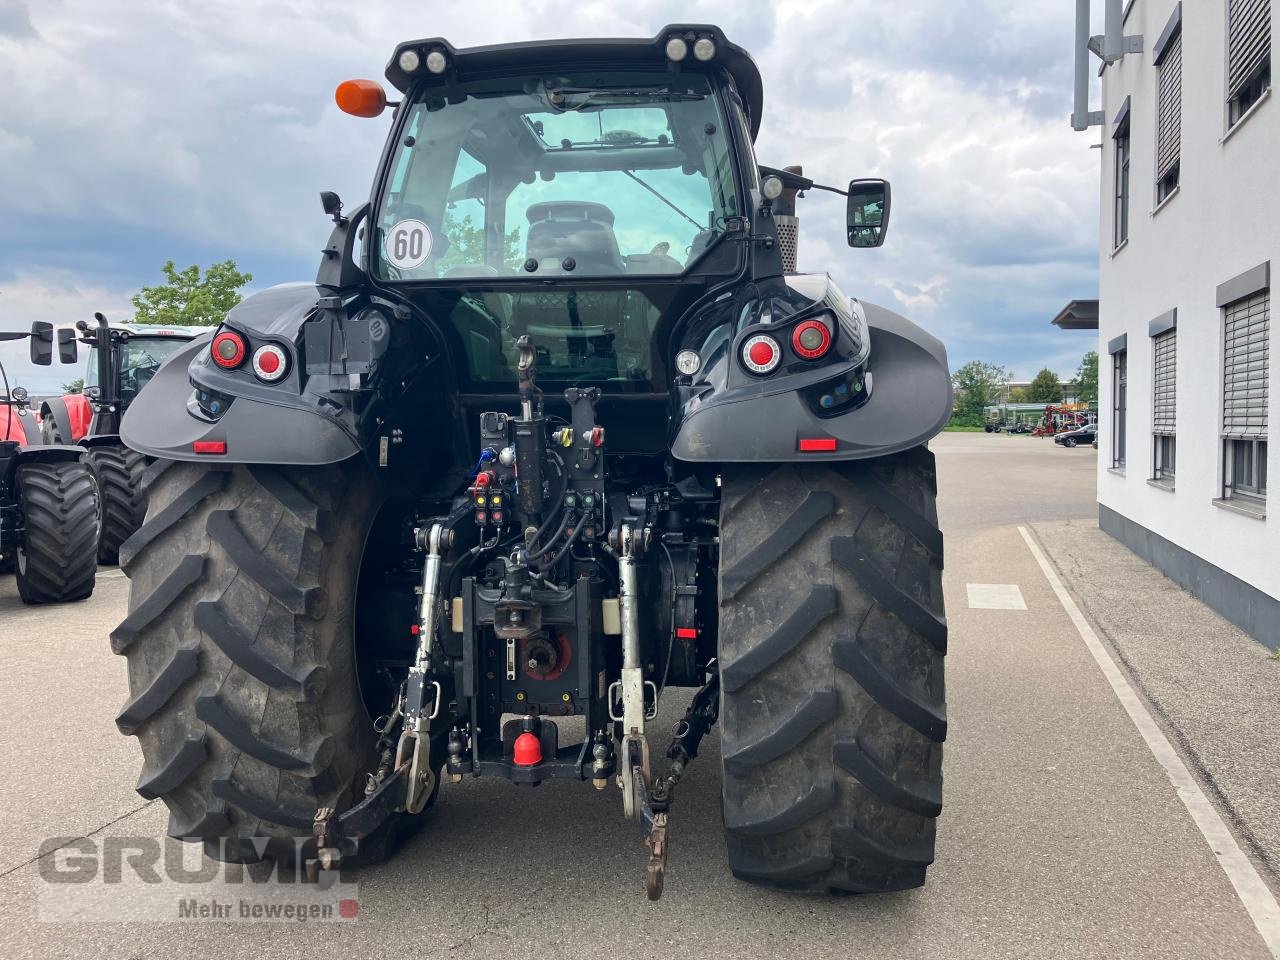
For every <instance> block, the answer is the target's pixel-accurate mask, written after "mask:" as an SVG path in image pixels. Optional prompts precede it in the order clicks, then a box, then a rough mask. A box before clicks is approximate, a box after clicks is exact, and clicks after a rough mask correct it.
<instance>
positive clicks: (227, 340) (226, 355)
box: [209, 330, 245, 370]
mask: <svg viewBox="0 0 1280 960" xmlns="http://www.w3.org/2000/svg"><path fill="white" fill-rule="evenodd" d="M209 354H210V355H211V356H212V357H213V362H214V363H216V364H217V365H218V366H220V367H223V368H224V369H227V370H233V369H235V368H236V367H238V366H240V364H242V363H244V354H245V345H244V337H242V336H240V334H238V333H236V332H235V331H234V330H223V331H222V332H221V333H219V334H218V335H217V336H215V337H214V338H213V343H211V344H209Z"/></svg>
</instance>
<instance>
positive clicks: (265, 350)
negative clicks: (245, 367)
mask: <svg viewBox="0 0 1280 960" xmlns="http://www.w3.org/2000/svg"><path fill="white" fill-rule="evenodd" d="M288 372H289V357H288V355H287V354H286V353H285V352H284V351H283V350H282V349H280V348H279V347H277V346H276V345H275V344H274V343H264V344H263V345H262V346H260V347H259V348H258V349H257V350H255V351H253V375H254V376H255V377H257V378H258V379H259V380H262V381H263V382H265V383H275V382H276V381H277V380H283V379H284V375H285V374H286V373H288Z"/></svg>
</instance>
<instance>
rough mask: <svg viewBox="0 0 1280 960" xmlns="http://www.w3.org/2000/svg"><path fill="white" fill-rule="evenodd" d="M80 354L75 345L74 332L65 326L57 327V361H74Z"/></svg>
mask: <svg viewBox="0 0 1280 960" xmlns="http://www.w3.org/2000/svg"><path fill="white" fill-rule="evenodd" d="M79 356H80V354H79V351H78V349H77V347H76V332H75V331H74V330H68V329H67V328H66V327H59V328H58V362H59V363H75V362H76V359H77V358H78V357H79Z"/></svg>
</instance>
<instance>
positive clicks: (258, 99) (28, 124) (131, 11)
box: [0, 0, 1097, 373]
mask: <svg viewBox="0 0 1280 960" xmlns="http://www.w3.org/2000/svg"><path fill="white" fill-rule="evenodd" d="M1071 15H1072V11H1071V10H1070V9H1069V5H1066V4H1063V3H1062V2H1061V0H1023V2H1020V3H1017V4H1007V3H1005V2H997V0H973V2H967V3H964V4H957V3H955V2H954V0H914V2H913V0H899V2H898V3H895V4H892V5H885V4H883V3H879V2H873V0H841V2H838V3H837V2H829V3H817V4H815V3H810V2H805V3H799V2H784V3H782V4H781V5H778V4H776V3H770V2H765V0H752V2H746V3H736V4H729V3H727V2H722V3H714V4H713V3H686V2H674V0H634V2H632V3H630V4H627V5H625V6H622V5H619V4H616V3H606V2H603V0H598V2H573V3H570V2H567V0H525V2H520V3H516V2H509V0H508V2H499V3H489V4H484V5H483V7H482V8H481V6H479V5H463V4H415V5H405V4H402V3H392V2H390V0H383V2H367V3H363V4H359V5H353V4H349V3H347V2H345V0H298V2H296V3H288V4H261V3H259V2H257V0H215V2H210V3H196V2H186V3H168V4H138V3H133V2H126V0H40V3H38V4H28V5H25V6H24V5H23V4H22V3H21V2H15V0H0V86H2V87H3V89H5V91H6V104H5V109H4V111H3V114H2V115H0V170H3V171H4V180H5V184H6V186H9V185H10V184H16V186H17V189H12V190H6V206H7V212H8V213H9V216H10V217H11V218H14V220H13V222H14V223H24V222H25V223H27V224H32V225H34V226H33V227H32V229H38V228H39V226H40V225H42V224H45V223H50V222H56V223H57V224H58V228H57V229H58V231H59V232H61V231H63V230H64V229H65V231H66V237H65V240H62V239H59V240H58V241H56V242H55V245H54V247H53V248H52V249H53V253H49V252H42V253H41V254H39V256H40V257H43V258H44V259H43V260H40V259H35V260H33V259H32V257H33V254H31V253H30V251H29V247H28V245H26V244H24V243H23V242H22V235H21V233H20V232H16V228H13V229H14V230H15V232H14V233H13V235H12V236H13V239H11V240H9V241H6V242H4V245H2V246H0V282H2V281H3V280H4V279H5V275H6V272H12V271H14V270H16V269H19V268H21V269H24V270H28V271H30V270H34V269H43V270H44V271H45V272H44V273H43V274H41V276H42V277H43V278H44V279H43V281H42V282H45V283H47V284H51V285H54V286H56V285H58V284H62V283H67V284H71V285H72V286H71V287H70V288H69V290H70V292H69V293H68V296H71V297H73V298H74V297H75V293H74V291H75V289H78V288H77V287H76V286H75V284H77V283H79V284H80V288H82V287H83V285H84V283H85V281H84V280H83V279H80V280H77V275H76V274H74V273H61V274H56V275H55V274H53V273H50V272H48V271H49V268H50V267H51V266H53V265H54V264H55V263H56V264H57V265H59V266H61V267H64V268H69V269H77V270H82V271H83V272H84V275H85V276H94V277H98V278H102V277H108V276H109V277H111V278H112V280H111V283H115V282H116V281H117V279H118V280H119V281H120V282H121V283H122V284H123V285H126V286H130V287H131V289H136V287H137V286H139V285H141V284H142V283H143V282H153V281H154V278H155V276H156V271H157V268H158V266H159V262H162V261H163V259H164V258H165V257H166V256H169V255H172V256H174V257H175V258H176V259H178V260H180V261H182V262H190V260H191V259H194V258H195V256H196V255H197V254H195V253H191V254H188V253H187V252H186V250H192V251H201V254H200V255H203V252H204V251H217V252H216V254H214V255H211V256H210V259H213V258H216V259H222V258H223V257H225V256H234V257H235V258H236V259H237V260H238V261H239V262H240V263H241V265H242V266H243V267H245V268H247V269H249V270H251V271H252V272H255V274H257V279H258V280H259V281H262V280H264V279H268V278H267V277H264V276H263V273H264V270H263V269H261V268H260V267H259V266H258V265H259V264H261V263H271V264H274V265H275V267H274V268H273V269H275V270H276V271H277V272H278V271H281V270H284V269H288V270H290V271H294V270H295V269H296V273H294V274H293V276H292V277H290V278H292V279H296V278H298V277H299V276H302V277H305V276H307V275H309V274H310V272H311V271H312V270H313V269H314V263H315V257H316V253H317V251H318V248H319V246H320V245H321V244H322V243H323V239H324V236H325V234H326V229H325V228H326V224H325V221H324V220H323V219H322V214H321V212H320V207H319V202H318V199H317V194H318V192H319V191H320V190H321V189H337V190H339V191H340V192H341V193H342V194H343V196H344V197H345V198H346V200H347V203H348V205H349V206H350V205H351V204H353V203H355V202H357V201H359V200H360V199H362V198H363V197H364V196H366V195H367V193H368V190H369V184H370V183H371V181H372V177H373V173H374V168H375V166H376V163H377V159H378V156H379V153H380V151H381V148H382V143H383V139H384V137H385V133H386V129H387V124H388V121H387V119H386V118H383V119H379V120H375V121H368V120H357V119H354V118H351V117H347V116H345V115H343V114H341V113H340V112H339V111H338V110H337V109H336V107H335V106H334V105H333V99H332V91H333V88H334V86H335V85H336V84H337V83H338V82H339V81H341V80H343V79H346V78H347V77H353V76H366V77H380V76H381V73H382V69H383V67H384V65H385V63H386V60H387V59H388V57H389V56H390V53H391V51H392V49H393V48H394V46H395V44H396V43H397V42H400V41H402V40H405V39H408V38H412V37H419V36H433V35H442V36H446V37H448V38H449V39H450V40H451V41H452V42H453V43H455V44H456V45H458V46H469V45H474V44H480V43H497V42H505V41H514V40H523V39H538V38H545V37H549V36H565V35H577V36H593V35H594V36H628V35H630V36H636V35H651V34H653V33H654V32H656V31H657V30H658V29H659V28H660V27H661V26H662V25H663V24H665V23H669V22H691V21H698V20H707V21H713V22H718V23H720V25H721V26H722V27H723V28H724V29H725V31H726V33H727V34H728V36H730V37H731V38H732V39H734V40H735V41H738V42H740V43H742V44H743V45H745V46H747V47H748V48H749V49H750V50H751V51H752V53H753V54H754V55H755V57H756V59H757V61H758V62H759V64H760V66H761V70H762V73H763V74H764V78H765V111H764V124H763V130H762V134H761V137H760V143H759V145H758V148H759V149H758V152H759V155H760V159H761V161H762V162H764V163H768V164H774V165H784V164H788V163H797V162H801V163H803V164H804V166H805V170H806V173H808V174H809V175H810V176H813V177H815V178H817V179H819V180H820V181H823V182H829V183H839V182H841V181H842V180H844V179H848V178H851V177H855V176H886V177H888V178H890V179H891V180H892V181H893V185H894V208H893V215H892V223H891V226H890V231H889V242H888V244H887V246H886V247H885V248H883V249H881V250H876V251H851V250H849V249H848V247H847V246H845V244H844V239H843V236H842V234H843V209H842V201H841V200H840V199H839V198H837V197H834V196H832V195H830V194H822V193H817V192H814V193H811V194H810V195H809V196H808V197H807V198H805V199H804V200H803V201H801V207H800V215H801V218H802V240H801V247H800V250H801V253H800V256H801V266H802V267H804V268H805V269H826V270H828V271H829V272H831V273H832V274H833V275H834V276H835V277H836V278H837V280H838V281H839V282H840V283H841V285H842V286H843V287H844V288H845V290H846V292H848V293H850V294H853V295H858V296H862V297H864V298H866V299H871V300H879V301H881V302H883V303H885V304H886V305H889V306H896V307H897V308H899V309H902V310H903V311H904V312H908V313H912V314H914V315H915V316H916V317H918V319H920V320H921V321H922V322H924V323H925V324H926V325H927V326H928V327H929V328H930V329H931V330H933V332H935V333H937V334H939V335H940V336H941V337H942V338H943V339H944V340H945V341H947V342H948V345H949V348H950V351H951V355H952V360H953V363H954V364H955V365H958V364H959V363H961V362H964V361H965V360H968V359H973V358H975V357H981V358H983V359H995V360H999V361H1002V362H1005V363H1015V362H1016V363H1018V364H1022V363H1028V364H1031V365H1034V366H1036V367H1037V368H1038V366H1039V365H1040V363H1042V362H1043V361H1042V360H1037V359H1035V358H1036V357H1050V356H1053V355H1054V354H1055V352H1056V351H1058V350H1059V348H1060V345H1061V344H1063V343H1065V342H1067V341H1064V340H1062V339H1061V337H1062V335H1061V334H1059V333H1058V332H1057V331H1056V330H1055V328H1052V327H1050V326H1049V323H1048V321H1049V319H1050V318H1051V317H1052V316H1053V315H1054V314H1055V313H1056V312H1057V310H1058V308H1059V307H1060V306H1061V305H1062V302H1064V301H1065V300H1066V299H1068V298H1070V297H1073V296H1089V295H1090V294H1091V293H1092V292H1093V291H1094V290H1095V289H1096V262H1095V261H1096V257H1095V253H1094V251H1095V249H1096V240H1097V228H1096V219H1097V156H1096V154H1094V153H1092V152H1091V151H1090V150H1088V149H1087V147H1088V143H1087V138H1084V137H1081V136H1079V135H1077V134H1073V133H1072V132H1071V131H1070V130H1069V128H1068V126H1067V123H1066V115H1067V113H1068V111H1069V109H1070V104H1069V96H1070V83H1071V73H1070V64H1069V56H1070V38H1071V28H1072V23H1071ZM64 224H65V227H64V226H63V225H64ZM117 235H120V236H123V235H128V236H130V237H137V236H138V235H142V236H148V237H156V238H165V239H164V240H163V242H164V243H170V242H171V243H172V245H173V246H174V247H175V248H176V249H174V250H173V252H172V253H171V254H169V253H165V254H162V255H160V256H159V257H158V258H157V255H156V254H155V253H154V252H153V251H152V250H151V249H148V250H147V251H146V252H145V253H136V252H132V251H131V248H130V247H129V246H127V245H122V246H117V244H116V243H115V242H114V238H115V237H116V236H117ZM169 238H173V239H172V241H170V239H169ZM131 242H135V243H136V241H131ZM157 242H160V241H157ZM184 244H185V245H186V246H185V247H184V246H183V245H184ZM55 253H56V255H57V256H56V259H55V258H54V254H55ZM6 262H7V264H8V266H7V267H6V265H5V264H6ZM295 264H296V265H297V266H296V268H295V267H294V266H293V265H295ZM126 278H127V283H126V282H125V279H126ZM269 279H272V280H275V279H286V277H284V276H280V277H270V278H269ZM1019 372H1020V373H1021V372H1024V371H1023V370H1022V369H1019ZM1032 372H1034V370H1032Z"/></svg>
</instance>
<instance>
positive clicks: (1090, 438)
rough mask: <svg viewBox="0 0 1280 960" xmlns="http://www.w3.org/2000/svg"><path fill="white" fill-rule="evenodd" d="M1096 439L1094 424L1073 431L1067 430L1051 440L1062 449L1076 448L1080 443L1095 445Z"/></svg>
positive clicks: (1096, 430)
mask: <svg viewBox="0 0 1280 960" xmlns="http://www.w3.org/2000/svg"><path fill="white" fill-rule="evenodd" d="M1097 438H1098V428H1097V426H1096V425H1094V424H1092V423H1091V424H1089V425H1088V426H1084V427H1078V428H1077V429H1075V430H1067V431H1064V432H1063V433H1059V434H1057V435H1056V436H1055V437H1054V438H1053V442H1054V443H1060V444H1062V445H1063V446H1064V447H1078V446H1079V445H1080V444H1082V443H1090V444H1093V443H1096V441H1097Z"/></svg>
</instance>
